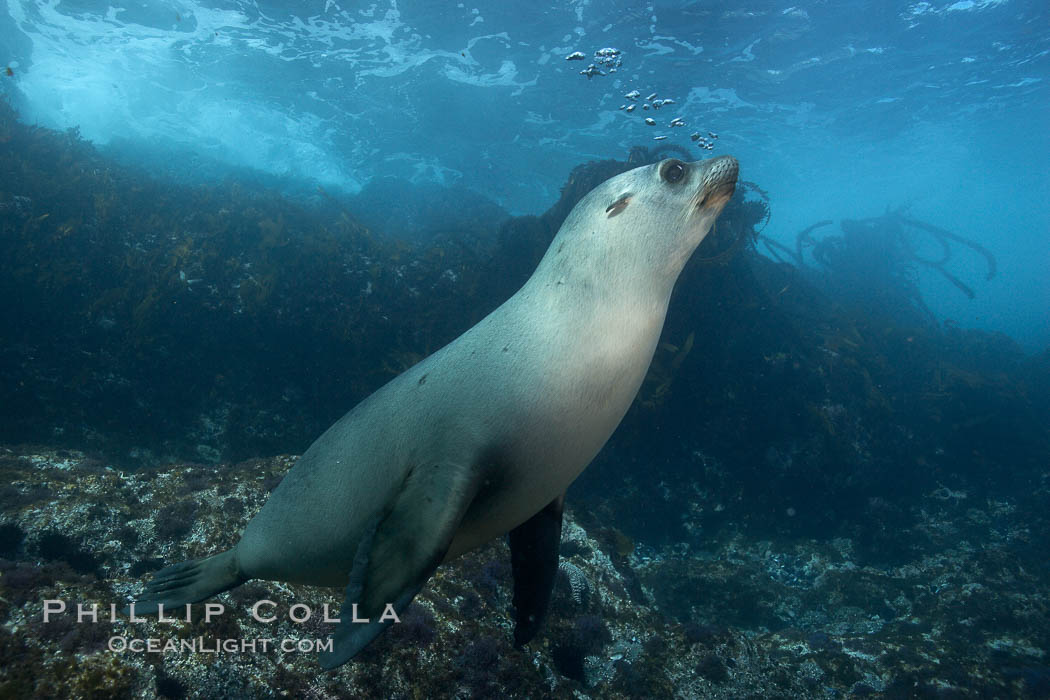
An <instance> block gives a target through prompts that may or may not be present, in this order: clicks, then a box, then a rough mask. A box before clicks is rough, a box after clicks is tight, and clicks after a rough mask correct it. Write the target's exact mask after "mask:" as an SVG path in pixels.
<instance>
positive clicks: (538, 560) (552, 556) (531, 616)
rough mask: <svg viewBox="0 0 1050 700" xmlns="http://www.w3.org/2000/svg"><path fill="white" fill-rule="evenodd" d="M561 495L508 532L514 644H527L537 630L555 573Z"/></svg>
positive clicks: (562, 498) (559, 531)
mask: <svg viewBox="0 0 1050 700" xmlns="http://www.w3.org/2000/svg"><path fill="white" fill-rule="evenodd" d="M564 504H565V494H562V495H560V496H558V497H557V498H555V499H554V500H553V501H551V502H550V503H548V504H547V506H546V507H545V508H544V509H543V510H541V511H540V512H539V513H536V515H534V516H532V517H531V518H529V519H528V520H526V521H525V522H524V523H522V524H521V525H519V526H517V527H516V528H514V529H513V530H511V531H510V533H509V534H508V536H507V538H508V539H509V540H510V566H511V570H512V571H513V572H514V617H515V622H514V645H515V646H518V647H520V646H522V645H524V644H526V643H528V641H529V640H531V639H532V638H533V637H534V636H536V632H537V631H539V629H540V625H541V624H542V623H543V618H544V616H545V615H546V613H547V605H548V604H549V603H550V600H551V591H552V590H553V589H554V577H555V576H557V574H558V545H559V543H560V542H561V514H562V508H563V506H564Z"/></svg>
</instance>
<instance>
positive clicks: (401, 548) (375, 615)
mask: <svg viewBox="0 0 1050 700" xmlns="http://www.w3.org/2000/svg"><path fill="white" fill-rule="evenodd" d="M476 492H477V484H476V483H474V482H473V480H472V479H471V478H470V470H469V469H468V468H464V467H461V466H459V465H451V464H432V465H428V466H421V467H417V468H415V469H413V470H412V471H411V472H410V473H409V475H408V476H407V477H406V478H405V481H404V483H403V485H402V487H401V489H400V491H399V492H398V494H397V496H395V498H394V499H393V502H392V503H391V504H390V506H389V507H388V508H387V509H386V510H385V511H384V513H383V514H382V515H381V516H380V517H379V518H377V520H376V524H375V525H374V526H373V527H372V528H370V529H369V531H368V532H367V533H366V534H365V536H364V537H362V539H361V541H360V542H359V544H358V546H357V552H356V554H355V556H354V562H353V568H352V569H351V571H350V582H349V584H348V585H347V587H346V597H345V599H344V600H343V606H342V608H341V609H340V612H339V619H340V623H339V626H338V627H336V629H335V632H333V633H332V642H333V645H332V651H329V652H322V653H321V655H320V661H321V665H322V666H323V667H324V668H326V669H332V668H335V667H336V666H341V665H342V664H345V663H346V662H347V661H349V660H350V659H352V658H353V657H354V656H355V655H356V654H357V653H358V652H359V651H361V650H362V649H364V648H365V647H366V646H367V645H368V644H369V643H370V642H371V641H372V640H373V639H375V638H376V637H377V636H379V633H380V632H382V631H383V630H384V629H386V627H387V626H389V625H390V624H393V622H392V620H389V619H381V618H383V617H384V613H385V612H387V610H388V609H387V605H388V604H389V605H390V606H391V607H392V608H393V610H394V612H396V613H397V614H398V615H400V614H401V612H402V611H404V609H405V608H407V607H408V604H409V603H411V602H412V599H413V598H415V596H416V593H418V592H419V589H421V588H422V587H423V585H424V584H425V583H426V582H427V580H428V579H429V578H430V576H431V575H432V574H433V573H434V570H435V569H437V567H438V564H440V563H441V561H442V559H444V558H445V553H446V552H447V551H448V548H449V545H450V544H451V543H452V537H453V536H454V535H455V534H456V530H457V529H458V528H459V523H460V521H461V520H462V519H463V514H464V513H466V512H467V508H468V506H469V505H470V502H471V501H472V500H473V498H474V495H475V493H476ZM355 606H356V607H355ZM355 613H356V614H355ZM355 617H356V618H357V619H365V618H367V619H369V622H353V621H352V620H353V619H354V618H355Z"/></svg>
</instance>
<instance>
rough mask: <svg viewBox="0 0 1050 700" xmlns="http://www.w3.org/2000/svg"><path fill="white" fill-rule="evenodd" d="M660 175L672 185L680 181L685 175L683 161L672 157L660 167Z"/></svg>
mask: <svg viewBox="0 0 1050 700" xmlns="http://www.w3.org/2000/svg"><path fill="white" fill-rule="evenodd" d="M660 177H662V178H663V179H664V180H665V181H666V182H669V183H671V184H672V185H673V184H675V183H678V182H681V181H682V178H683V177H685V163H683V162H682V161H680V160H675V159H673V158H672V159H671V160H669V161H667V162H666V163H664V164H663V165H662V166H661V167H660Z"/></svg>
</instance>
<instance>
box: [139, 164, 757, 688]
mask: <svg viewBox="0 0 1050 700" xmlns="http://www.w3.org/2000/svg"><path fill="white" fill-rule="evenodd" d="M737 167H738V166H737V162H736V160H735V159H733V158H730V157H727V156H722V157H719V158H714V159H711V160H706V161H697V162H695V163H684V162H682V161H679V160H674V159H672V160H665V161H663V162H660V163H657V164H654V165H647V166H643V167H640V168H636V169H634V170H630V171H628V172H626V173H623V174H621V175H618V176H616V177H614V178H612V179H610V180H608V181H606V182H604V183H602V184H601V185H599V186H598V187H596V188H595V189H594V190H593V191H592V192H591V193H590V194H588V195H587V196H586V197H584V198H583V199H582V200H581V201H580V202H579V204H577V205H576V207H575V208H574V209H573V210H572V212H571V213H570V214H569V216H568V217H567V218H566V220H565V223H564V224H562V227H561V230H559V231H558V235H557V236H556V237H555V238H554V240H553V242H552V243H551V246H550V249H549V250H548V251H547V253H546V255H545V256H544V258H543V260H542V261H541V262H540V264H539V266H538V267H537V268H536V271H535V272H534V273H533V275H532V277H531V278H529V280H528V282H526V283H525V285H524V286H523V287H522V288H521V289H520V290H519V291H518V292H517V294H515V295H514V296H512V297H511V298H510V299H508V300H507V301H506V302H505V303H504V304H503V305H502V306H500V307H499V308H498V309H496V310H495V311H493V312H492V313H491V314H489V315H488V316H487V317H485V318H484V319H483V320H482V321H481V322H480V323H478V324H477V325H476V326H474V327H473V328H471V329H470V330H468V331H467V332H466V333H464V334H463V335H461V336H460V337H459V338H457V339H456V340H455V341H453V342H452V343H450V344H449V345H447V346H445V347H444V348H442V349H441V350H438V351H437V352H435V353H434V354H433V355H431V356H430V357H428V358H426V359H425V360H423V361H422V362H420V363H418V364H417V365H415V366H414V367H412V368H411V369H408V370H406V371H405V372H404V373H403V374H401V375H399V376H398V377H396V378H395V379H393V380H391V381H390V382H389V383H388V384H386V385H385V386H383V387H382V388H381V389H379V390H378V391H376V392H375V393H374V394H372V395H371V396H369V397H368V398H366V399H365V400H364V401H362V402H361V403H360V404H358V405H357V406H356V407H355V408H354V409H353V410H351V411H350V412H349V413H347V414H346V415H345V416H343V418H341V419H340V420H339V421H338V422H337V423H336V424H335V425H333V426H332V427H331V428H329V429H328V430H327V431H326V432H325V433H324V434H323V435H321V437H319V438H318V439H317V441H316V442H314V443H313V444H312V445H311V446H310V448H309V449H308V450H307V451H306V453H305V454H303V456H302V457H301V458H300V459H299V461H298V462H297V463H296V464H295V466H294V467H292V469H291V471H289V472H288V475H287V477H285V479H284V481H282V482H281V484H280V486H278V487H277V489H276V490H274V492H273V494H272V495H271V496H270V499H269V501H267V502H266V504H265V505H264V506H263V508H262V510H260V511H259V513H258V514H257V515H256V516H255V517H254V518H253V519H252V520H251V522H249V523H248V526H247V527H246V528H245V530H244V534H243V535H242V537H241V540H240V542H238V543H237V545H236V546H235V547H234V548H233V549H231V550H228V551H225V552H221V553H219V554H216V555H213V556H211V557H207V558H205V559H199V560H195V561H189V562H184V563H182V564H176V565H174V566H169V567H168V568H166V569H163V570H161V571H159V572H157V574H156V576H155V577H154V578H153V580H152V581H151V582H150V583H149V585H148V586H147V587H146V590H145V592H144V593H143V595H142V598H141V600H140V601H139V602H138V603H137V604H136V612H138V613H147V614H148V613H152V612H156V611H157V606H158V605H160V604H163V605H164V606H165V607H168V608H169V609H170V608H171V607H173V606H181V605H185V604H186V603H191V602H197V601H200V600H203V599H205V598H208V597H210V596H212V595H215V594H216V593H219V592H221V591H225V590H228V589H230V588H233V587H234V586H238V585H240V584H242V583H244V582H245V581H247V580H248V579H253V578H261V579H272V580H278V581H288V582H295V583H309V584H315V585H321V586H345V587H346V598H345V601H344V603H343V608H342V611H341V613H340V618H341V619H342V622H341V623H340V625H339V626H338V627H337V628H336V631H335V633H334V634H333V635H332V636H333V641H334V644H333V651H332V652H326V653H324V654H322V656H321V663H322V665H323V666H325V667H326V668H333V667H335V666H338V665H340V664H342V663H345V662H346V661H347V660H349V659H350V658H352V657H353V656H354V655H355V654H356V653H357V652H359V651H360V650H361V649H363V648H364V647H365V646H366V645H368V644H369V643H370V642H371V641H372V640H373V639H374V638H375V637H376V635H378V634H379V633H380V632H381V631H382V630H383V628H384V627H385V626H386V624H388V623H386V622H380V621H379V620H378V618H379V617H380V615H381V614H382V613H383V611H384V610H385V608H386V604H388V603H389V604H392V605H393V607H394V609H395V610H396V611H398V612H400V611H401V610H403V609H404V608H405V607H406V606H407V605H408V604H409V602H410V601H411V600H412V598H413V597H414V596H415V595H416V593H417V592H418V591H419V590H420V588H422V586H423V584H425V583H426V581H427V579H428V578H430V576H431V574H433V572H434V570H435V569H436V568H437V566H438V565H439V564H441V563H442V562H443V561H447V560H450V559H452V558H454V557H456V556H459V555H460V554H463V553H464V552H467V551H469V550H471V549H473V548H475V547H477V546H479V545H481V544H483V543H484V542H486V541H488V540H490V539H492V538H494V537H497V536H499V535H502V534H504V533H508V532H509V533H510V546H511V558H512V562H511V563H512V569H513V572H514V579H515V580H514V605H515V608H516V617H517V620H516V623H517V624H516V628H515V635H514V636H515V641H516V642H517V643H518V644H523V643H525V642H526V641H528V640H529V639H531V638H532V636H533V635H534V634H535V632H536V630H537V629H538V627H539V624H540V621H541V619H542V616H543V613H544V612H545V610H546V608H547V603H548V601H549V598H550V592H551V586H552V584H553V581H554V575H555V573H556V571H557V565H558V541H559V538H560V533H561V512H562V511H561V509H562V499H563V495H564V493H565V489H566V488H568V486H569V484H571V483H572V481H573V480H574V479H575V478H576V477H577V476H578V475H579V474H580V472H581V471H583V469H584V467H586V466H587V464H588V463H589V462H590V461H591V459H592V458H593V457H594V456H595V454H597V452H598V450H599V449H601V447H602V445H604V444H605V441H606V440H607V439H608V438H609V436H610V435H611V434H612V432H613V430H614V429H615V428H616V426H617V425H618V424H619V423H620V420H621V419H622V418H623V415H624V413H626V411H627V409H628V407H629V406H630V405H631V401H632V400H633V399H634V396H635V394H636V393H637V392H638V387H639V386H640V385H641V383H642V379H643V378H644V376H645V373H646V370H647V369H648V367H649V363H650V361H651V360H652V357H653V352H654V350H655V348H656V344H657V341H658V339H659V337H660V330H661V328H662V327H663V322H664V316H665V314H666V311H667V303H668V300H669V299H670V296H671V289H672V288H673V287H674V284H675V281H676V280H677V279H678V275H679V273H680V272H681V270H682V267H683V266H684V265H685V263H686V261H687V260H688V259H689V256H690V255H691V254H692V253H693V251H694V250H695V249H696V247H697V245H699V244H700V241H702V240H703V238H704V236H706V235H707V232H708V231H709V230H710V228H711V225H712V223H713V222H714V221H715V218H716V217H717V216H718V214H719V213H720V212H721V211H722V208H723V207H724V206H725V204H726V202H727V201H728V200H729V198H730V196H732V194H733V190H734V187H735V185H736V179H737ZM353 604H356V605H357V608H356V610H357V614H358V616H359V617H360V618H370V619H371V620H372V622H369V623H367V624H361V623H352V622H351V610H352V608H351V606H352V605H353Z"/></svg>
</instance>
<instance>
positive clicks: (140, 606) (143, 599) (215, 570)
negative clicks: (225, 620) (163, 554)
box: [127, 549, 248, 615]
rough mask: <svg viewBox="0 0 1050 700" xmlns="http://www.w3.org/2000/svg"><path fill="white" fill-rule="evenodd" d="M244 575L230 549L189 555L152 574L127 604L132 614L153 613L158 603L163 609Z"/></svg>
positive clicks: (206, 595)
mask: <svg viewBox="0 0 1050 700" xmlns="http://www.w3.org/2000/svg"><path fill="white" fill-rule="evenodd" d="M247 580H248V579H247V577H246V576H244V575H243V574H242V573H241V570H240V567H239V566H238V565H237V557H236V554H235V553H234V550H232V549H229V550H227V551H225V552H221V553H219V554H215V555H213V556H210V557H205V558H204V559H191V560H190V561H184V562H181V563H179V564H173V565H172V566H168V567H165V568H163V569H161V570H160V571H158V572H157V573H156V574H154V575H153V580H152V581H150V582H149V583H148V584H146V590H144V591H143V592H142V595H141V596H139V599H138V600H136V601H135V602H134V603H132V605H131V606H129V607H128V608H127V611H128V612H129V614H130V612H134V613H135V614H136V615H153V614H155V613H157V611H158V606H160V605H163V606H164V607H165V608H167V609H171V608H175V607H179V606H182V605H186V604H188V603H197V602H199V601H202V600H204V599H205V598H211V597H212V596H213V595H216V594H218V593H222V592H223V591H228V590H230V589H231V588H235V587H237V586H239V585H241V584H242V583H244V582H245V581H247Z"/></svg>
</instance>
